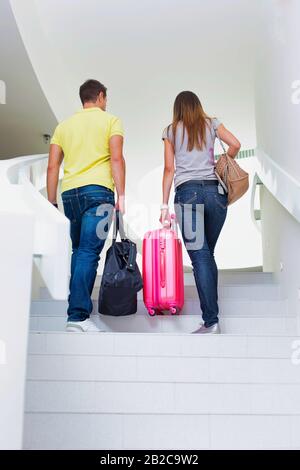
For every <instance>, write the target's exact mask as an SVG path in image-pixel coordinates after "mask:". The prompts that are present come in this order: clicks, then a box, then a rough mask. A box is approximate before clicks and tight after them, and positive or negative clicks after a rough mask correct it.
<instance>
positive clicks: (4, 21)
mask: <svg viewBox="0 0 300 470" xmlns="http://www.w3.org/2000/svg"><path fill="white" fill-rule="evenodd" d="M56 122H57V121H56V119H55V116H54V114H53V112H52V110H51V109H50V106H49V104H48V102H47V100H46V98H45V96H44V94H43V92H42V90H41V86H40V84H39V82H38V80H37V78H36V76H35V73H34V70H33V68H32V65H31V62H30V60H29V58H28V55H27V52H26V50H25V47H24V44H23V41H22V39H21V37H20V34H19V30H18V27H17V25H16V21H15V18H14V15H13V13H12V11H11V8H10V4H9V1H8V0H1V1H0V158H9V157H15V156H18V155H28V154H39V153H44V152H46V151H47V149H48V145H47V144H45V142H44V140H43V134H51V133H52V131H53V128H54V127H55V125H56Z"/></svg>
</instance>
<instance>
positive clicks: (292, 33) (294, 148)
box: [256, 0, 300, 314]
mask: <svg viewBox="0 0 300 470" xmlns="http://www.w3.org/2000/svg"><path fill="white" fill-rule="evenodd" d="M264 8H265V10H264V15H265V17H264V24H265V25H266V27H265V28H262V31H261V36H260V44H261V47H260V55H259V60H258V63H257V77H256V89H257V94H256V122H257V140H258V148H259V149H261V150H262V151H263V152H265V153H266V154H267V155H268V156H269V157H270V158H271V159H272V160H274V161H275V162H276V163H277V164H278V165H279V167H281V169H282V170H283V171H282V174H284V172H286V173H288V174H289V175H291V176H293V177H294V178H295V179H296V180H298V182H299V183H300V164H299V129H300V104H296V102H297V100H296V97H297V94H295V90H293V88H292V87H293V84H294V81H295V80H297V79H299V78H300V67H299V66H300V29H299V16H300V2H299V1H298V0H290V1H275V0H268V1H265V2H264ZM294 85H295V84H294ZM293 92H294V96H293ZM298 97H299V93H298ZM270 176H271V175H270ZM274 181H275V180H274ZM296 182H297V181H296ZM273 187H274V188H275V189H274V190H275V198H274V197H273V196H272V195H271V194H270V193H269V192H268V191H267V190H266V189H265V190H263V191H262V198H261V207H262V230H263V251H264V267H265V269H266V270H269V269H271V270H273V269H274V270H275V271H276V273H277V277H278V279H279V280H280V282H281V283H282V286H283V292H284V294H285V295H286V296H287V297H288V298H289V303H290V311H291V313H298V314H299V300H298V299H299V297H298V295H299V294H298V289H299V288H300V281H299V279H300V259H299V240H300V224H299V223H298V222H297V221H296V220H295V218H293V217H292V216H291V215H290V214H289V213H288V212H287V211H286V210H285V209H284V207H283V206H281V205H280V204H279V203H278V202H277V201H276V194H277V195H278V194H279V189H280V188H279V189H276V184H274V185H273ZM299 204H300V201H299V200H295V201H293V204H290V207H291V208H293V211H294V213H295V214H296V213H299ZM296 207H297V209H296ZM281 263H282V266H283V271H280V265H281Z"/></svg>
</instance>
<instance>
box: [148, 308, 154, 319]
mask: <svg viewBox="0 0 300 470" xmlns="http://www.w3.org/2000/svg"><path fill="white" fill-rule="evenodd" d="M148 313H149V315H150V317H154V315H155V310H154V308H148Z"/></svg>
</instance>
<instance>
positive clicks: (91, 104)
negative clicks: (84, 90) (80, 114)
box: [83, 101, 103, 111]
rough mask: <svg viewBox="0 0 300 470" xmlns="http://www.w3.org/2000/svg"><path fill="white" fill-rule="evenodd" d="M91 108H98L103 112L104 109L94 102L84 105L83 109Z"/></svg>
mask: <svg viewBox="0 0 300 470" xmlns="http://www.w3.org/2000/svg"><path fill="white" fill-rule="evenodd" d="M89 108H98V109H101V110H102V111H103V109H102V108H101V107H100V106H99V105H98V104H97V103H93V102H92V101H91V102H88V103H84V105H83V109H89Z"/></svg>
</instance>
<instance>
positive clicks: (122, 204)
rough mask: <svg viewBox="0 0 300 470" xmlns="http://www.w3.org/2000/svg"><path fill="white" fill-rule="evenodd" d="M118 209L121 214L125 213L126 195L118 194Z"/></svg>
mask: <svg viewBox="0 0 300 470" xmlns="http://www.w3.org/2000/svg"><path fill="white" fill-rule="evenodd" d="M116 210H118V211H120V212H121V214H125V196H118V199H117V202H116Z"/></svg>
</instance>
